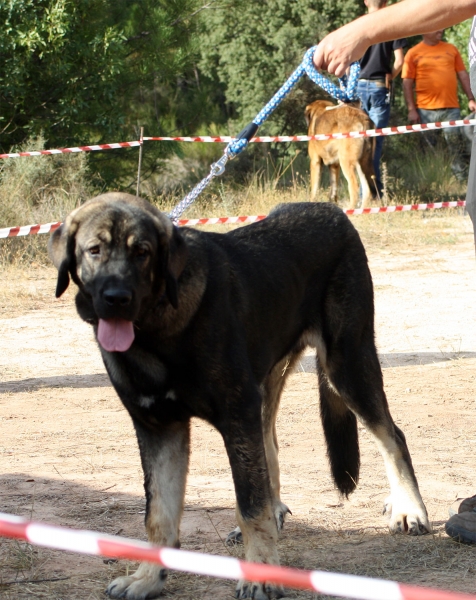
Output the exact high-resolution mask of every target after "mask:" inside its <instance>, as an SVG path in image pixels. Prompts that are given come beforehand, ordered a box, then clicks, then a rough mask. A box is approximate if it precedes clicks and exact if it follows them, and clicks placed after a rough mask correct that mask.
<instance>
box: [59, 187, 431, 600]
mask: <svg viewBox="0 0 476 600" xmlns="http://www.w3.org/2000/svg"><path fill="white" fill-rule="evenodd" d="M50 255H51V257H52V259H53V262H54V264H55V265H56V267H57V268H58V284H57V289H56V295H57V296H61V294H62V293H63V292H64V291H65V290H66V288H67V287H68V284H69V281H70V278H71V279H72V280H73V281H74V283H75V284H76V285H77V286H78V294H77V296H76V306H77V309H78V312H79V314H80V316H81V317H82V318H83V319H84V320H85V321H87V322H88V323H91V325H92V326H93V328H94V332H95V335H96V338H97V341H98V343H99V347H100V350H101V353H102V357H103V360H104V364H105V365H106V369H107V371H108V373H109V377H110V378H111V381H112V383H113V385H114V387H115V389H116V391H117V393H118V394H119V396H120V398H121V400H122V402H123V403H124V406H125V407H126V408H127V410H128V411H129V414H130V415H131V417H132V420H133V423H134V427H135V431H136V433H137V439H138V442H139V448H140V454H141V459H142V466H143V470H144V477H145V493H146V498H147V510H146V518H145V523H146V528H147V534H148V538H149V540H150V541H151V542H153V543H155V544H158V545H161V546H172V547H178V546H179V526H180V519H181V515H182V511H183V503H184V494H185V480H186V475H187V465H188V460H189V438H190V430H189V428H190V419H191V417H200V418H201V419H205V420H206V421H208V422H209V423H211V424H212V425H213V426H215V427H216V428H217V429H218V431H219V432H220V433H221V435H222V436H223V440H224V443H225V446H226V450H227V453H228V457H229V460H230V465H231V470H232V474H233V480H234V484H235V489H236V501H237V509H236V518H237V521H238V525H239V528H240V529H241V535H242V538H243V542H244V546H245V554H246V559H247V560H250V561H256V562H267V563H272V564H278V563H279V558H278V552H277V548H276V541H277V537H278V531H279V530H280V529H281V527H282V526H283V522H284V519H285V516H286V513H287V512H289V511H288V508H287V507H286V505H285V504H283V502H281V498H280V484H279V466H278V442H277V438H276V427H275V422H276V414H277V411H278V406H279V399H280V395H281V392H282V390H283V387H284V383H285V381H286V376H287V375H288V374H289V373H290V372H291V371H292V369H293V365H294V364H295V363H296V361H297V359H298V357H299V356H300V354H301V353H302V352H303V350H304V349H305V348H306V346H312V347H313V348H315V349H316V354H317V372H318V377H319V393H320V407H321V416H322V423H323V428H324V433H325V438H326V442H327V450H328V456H329V461H330V466H331V470H332V474H333V477H334V480H335V483H336V485H337V487H338V489H339V490H340V492H341V493H342V494H344V495H348V494H350V493H351V492H352V491H353V490H354V488H355V486H356V482H357V480H358V476H359V446H358V433H357V420H359V421H360V422H361V423H363V424H364V425H365V426H366V427H367V429H368V430H369V432H370V433H371V434H372V435H373V437H374V439H375V441H376V443H377V445H378V447H379V449H380V451H381V453H382V455H383V459H384V461H385V466H386V469H387V474H388V479H389V481H390V488H391V495H390V498H389V500H388V504H387V510H388V512H389V514H390V529H391V531H392V532H397V531H401V532H404V531H406V532H408V533H410V534H413V535H417V534H421V533H425V532H426V531H429V529H430V525H429V522H428V518H427V514H426V510H425V506H424V505H423V502H422V499H421V496H420V493H419V491H418V485H417V481H416V479H415V475H414V472H413V468H412V463H411V459H410V455H409V452H408V449H407V445H406V443H405V437H404V435H403V433H402V432H401V431H400V430H399V429H398V427H396V425H395V424H394V422H393V420H392V418H391V416H390V412H389V409H388V405H387V400H386V398H385V393H384V390H383V382H382V373H381V369H380V364H379V361H378V358H377V353H376V349H375V343H374V322H373V321H374V306H373V290H372V281H371V277H370V272H369V269H368V266H367V259H366V255H365V251H364V248H363V246H362V243H361V241H360V238H359V236H358V234H357V232H356V230H355V229H354V227H353V226H352V224H351V223H350V221H349V219H348V218H347V217H346V216H345V215H344V214H343V212H342V211H341V210H339V209H338V208H337V207H336V206H334V205H332V204H325V203H322V204H290V205H282V206H280V207H278V208H277V209H275V210H274V211H272V213H271V214H270V215H269V217H268V218H267V219H266V220H264V221H262V222H259V223H256V224H253V225H249V226H247V227H242V228H241V229H236V230H235V231H232V232H229V233H225V234H218V233H205V232H200V231H196V230H193V229H188V228H185V227H184V228H181V229H178V228H177V227H175V226H174V225H173V224H172V222H171V221H170V220H169V218H168V217H167V216H166V215H164V214H162V213H161V212H159V211H158V210H157V209H156V208H154V207H153V206H151V205H150V204H148V203H147V202H145V201H144V200H141V199H140V198H136V197H133V196H129V195H126V194H119V193H111V194H105V195H102V196H99V197H97V198H93V199H92V200H89V201H88V202H86V204H84V205H83V206H81V207H80V208H78V209H77V210H75V211H74V212H72V213H71V214H70V215H69V216H68V217H67V219H66V221H65V223H64V225H63V226H62V227H61V228H60V229H58V230H57V231H55V232H54V233H53V235H52V237H51V240H50ZM234 535H235V536H236V535H238V534H237V531H236V530H235V532H234ZM164 582H165V572H164V570H163V569H161V568H160V567H159V566H155V565H151V564H146V563H144V564H142V565H141V566H140V567H139V569H138V570H137V572H136V573H134V574H133V575H131V576H128V577H119V578H118V579H116V580H115V581H113V582H112V583H111V584H110V585H109V587H108V590H107V591H108V593H109V595H110V596H111V597H113V598H128V599H135V600H137V599H145V598H154V597H156V596H157V595H159V593H160V591H161V590H162V587H163V585H164ZM281 594H282V589H281V588H279V587H276V586H273V585H268V584H267V585H262V584H258V583H247V582H244V581H242V582H240V583H239V584H238V588H237V597H238V598H255V599H260V600H262V599H267V598H278V597H281Z"/></svg>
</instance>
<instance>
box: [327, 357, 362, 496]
mask: <svg viewBox="0 0 476 600" xmlns="http://www.w3.org/2000/svg"><path fill="white" fill-rule="evenodd" d="M317 370H318V374H319V396H320V403H321V421H322V426H323V429H324V436H325V439H326V444H327V456H328V458H329V463H330V467H331V473H332V477H333V479H334V482H335V484H336V486H337V488H338V490H339V491H340V493H341V494H343V495H344V496H348V495H349V494H351V493H352V492H353V491H354V489H355V488H356V486H357V482H358V480H359V471H360V451H359V434H358V430H357V419H356V417H355V415H354V413H353V412H352V411H350V410H349V409H348V408H347V406H345V404H344V402H343V400H342V398H341V397H340V396H338V395H337V394H336V393H335V392H334V391H333V389H332V387H330V385H329V381H328V379H327V376H326V375H325V373H324V371H323V370H322V368H321V367H320V365H319V363H318V365H317Z"/></svg>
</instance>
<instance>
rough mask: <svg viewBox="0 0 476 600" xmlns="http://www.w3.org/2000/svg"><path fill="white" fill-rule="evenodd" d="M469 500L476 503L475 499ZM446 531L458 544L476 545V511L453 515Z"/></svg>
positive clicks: (470, 510) (465, 511) (471, 510)
mask: <svg viewBox="0 0 476 600" xmlns="http://www.w3.org/2000/svg"><path fill="white" fill-rule="evenodd" d="M467 500H473V501H475V503H476V500H475V499H474V497H473V498H468V499H467ZM464 502H466V500H465V501H464ZM461 504H463V502H462V503H461ZM460 508H461V507H460ZM445 531H446V533H447V534H448V535H449V536H450V537H452V538H453V539H454V540H456V541H457V542H463V543H465V544H476V509H467V510H464V511H463V512H459V513H458V514H456V515H453V516H452V517H451V518H450V519H448V521H447V522H446V525H445Z"/></svg>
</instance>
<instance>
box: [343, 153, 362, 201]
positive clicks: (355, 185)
mask: <svg viewBox="0 0 476 600" xmlns="http://www.w3.org/2000/svg"><path fill="white" fill-rule="evenodd" d="M340 166H341V169H342V173H344V177H345V178H346V179H347V186H348V188H349V200H350V202H349V208H356V207H357V202H358V200H359V181H358V179H357V175H356V172H355V165H354V164H353V163H352V162H351V161H347V160H344V159H341V163H340Z"/></svg>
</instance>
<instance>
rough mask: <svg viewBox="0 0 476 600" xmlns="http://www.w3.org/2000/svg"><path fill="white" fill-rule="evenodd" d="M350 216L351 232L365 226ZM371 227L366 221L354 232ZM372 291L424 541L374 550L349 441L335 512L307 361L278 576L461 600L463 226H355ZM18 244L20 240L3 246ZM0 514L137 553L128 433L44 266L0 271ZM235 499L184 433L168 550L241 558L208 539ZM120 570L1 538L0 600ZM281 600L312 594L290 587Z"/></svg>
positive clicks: (471, 289)
mask: <svg viewBox="0 0 476 600" xmlns="http://www.w3.org/2000/svg"><path fill="white" fill-rule="evenodd" d="M364 219H367V221H364ZM370 219H374V220H373V221H370ZM354 222H355V223H356V225H357V226H358V227H359V229H361V232H362V235H363V238H364V241H365V244H366V247H367V251H368V255H369V260H370V266H371V270H372V274H373V279H374V284H375V291H376V329H377V344H378V349H379V353H380V358H381V363H382V368H383V373H384V380H385V387H386V392H387V396H388V399H389V403H390V407H391V411H392V414H393V417H394V419H395V421H396V422H397V424H398V425H399V426H400V427H401V428H402V429H403V431H404V432H405V434H406V436H407V440H408V444H409V447H410V451H411V453H412V457H413V462H414V466H415V470H416V473H417V477H418V479H419V484H420V489H421V492H422V495H423V498H424V500H425V502H426V505H427V508H428V511H429V515H430V518H431V521H432V523H433V526H434V534H433V535H427V536H424V537H420V538H409V537H406V536H391V535H389V534H388V531H387V527H386V520H385V517H384V516H382V514H381V508H382V504H383V500H384V498H385V496H386V494H387V492H388V486H387V481H386V477H385V473H384V469H383V462H382V460H381V458H380V455H379V454H378V451H377V449H376V447H375V445H374V443H373V442H372V440H370V439H369V436H368V435H367V434H366V432H365V431H364V430H361V447H362V472H361V479H360V484H359V487H358V489H357V491H356V492H355V493H354V494H353V495H352V496H351V498H350V499H349V500H342V499H341V498H339V497H338V496H337V494H336V492H335V489H334V486H333V484H332V481H331V479H330V476H329V470H328V465H327V459H326V455H325V451H324V445H323V439H322V431H321V426H320V422H319V414H318V397H317V386H316V378H315V374H314V361H313V358H312V356H311V355H309V356H307V355H306V356H305V357H304V358H303V360H302V361H301V364H300V366H299V370H298V371H297V372H296V373H295V374H293V375H292V376H291V377H290V381H289V385H288V386H287V389H286V391H285V393H284V398H283V402H282V409H281V412H280V417H279V422H278V432H279V439H280V457H281V468H282V498H283V500H284V501H285V502H286V504H288V505H289V506H290V508H291V510H292V511H293V515H292V517H290V518H289V520H288V522H287V523H286V526H285V529H284V532H283V535H282V537H281V539H280V542H279V545H280V554H281V558H282V562H283V564H286V565H291V566H294V567H301V568H306V569H325V570H333V571H341V572H346V573H356V574H361V575H368V576H373V577H383V578H387V579H393V580H399V581H402V582H409V583H414V584H420V585H427V586H434V587H439V588H446V589H450V590H461V591H467V592H475V593H476V580H475V571H476V548H474V547H468V546H463V545H460V544H456V543H454V542H453V541H452V540H450V539H449V538H448V537H446V535H445V533H444V522H445V520H446V519H447V517H448V508H449V507H450V505H451V504H452V503H454V501H455V500H456V499H457V498H462V497H465V496H468V495H472V494H474V493H476V474H475V449H476V419H475V416H474V415H475V391H476V333H475V326H476V313H475V311H474V310H473V306H474V304H475V300H476V278H475V275H476V269H475V266H476V265H475V259H474V250H473V245H472V236H471V233H470V224H469V219H468V217H464V216H463V215H462V214H456V213H453V214H452V215H450V216H447V217H446V216H445V217H440V216H436V215H435V216H431V215H407V216H405V215H391V216H390V215H389V216H388V218H387V216H385V219H383V218H382V219H380V217H376V218H375V217H360V220H359V219H356V220H355V221H354ZM19 243H20V242H19ZM0 277H1V279H0V290H1V291H0V308H1V315H0V318H1V321H0V324H1V337H0V345H1V353H0V369H1V373H2V377H1V383H0V426H1V431H2V435H1V438H0V478H1V485H0V498H1V506H0V510H1V511H3V512H9V513H13V514H17V515H22V516H24V517H29V518H32V519H35V520H44V521H48V522H51V523H56V524H60V525H65V526H71V527H76V528H88V529H93V530H98V531H101V532H106V533H108V534H121V535H124V536H128V537H131V538H140V539H144V528H143V518H144V498H143V489H142V474H141V468H140V464H139V455H138V450H137V447H136V441H135V438H134V433H133V430H132V426H131V423H130V420H129V417H128V415H127V414H126V412H125V411H124V409H123V408H122V406H121V404H120V402H119V400H118V399H117V397H116V395H115V393H114V391H113V389H112V388H111V387H110V385H109V382H108V379H107V377H106V375H105V372H104V368H103V366H102V363H101V360H100V356H99V352H98V350H97V348H96V346H95V342H94V340H93V336H92V332H91V329H90V327H89V326H87V325H86V324H84V323H82V322H81V321H80V320H79V318H78V317H77V316H76V314H75V310H74V307H73V302H72V300H73V294H72V291H71V290H70V291H68V293H67V294H66V295H65V297H64V298H62V299H60V300H54V298H53V295H54V285H55V273H54V272H53V270H52V269H51V268H42V267H37V268H30V269H28V270H24V271H19V270H18V269H17V270H13V269H8V270H6V271H4V272H3V273H1V274H0ZM233 527H234V494H233V486H232V480H231V476H230V472H229V468H228V464H227V460H226V456H225V452H224V447H223V443H222V441H221V439H220V437H219V436H218V435H217V433H216V432H215V431H214V430H213V429H212V428H211V427H210V426H209V425H207V424H205V423H203V422H199V421H195V422H194V423H193V450H192V460H191V466H190V475H189V479H188V487H187V497H186V509H185V514H184V518H183V526H182V547H183V548H186V549H189V550H196V551H201V552H211V553H215V554H224V555H226V554H229V553H232V554H235V555H237V556H241V554H242V549H241V548H240V547H238V548H236V549H229V548H227V547H226V546H225V545H224V542H223V540H224V537H225V536H226V534H227V533H228V532H229V531H230V530H231V529H232V528H233ZM134 566H135V565H134V564H132V563H128V562H127V561H119V562H108V561H104V560H103V559H102V558H99V557H85V556H81V555H75V554H67V553H62V552H58V551H53V550H47V549H43V548H33V547H32V546H30V545H28V544H26V543H22V542H17V541H14V540H5V539H4V540H0V597H1V598H9V599H13V598H15V599H16V598H21V599H23V598H51V599H63V600H66V599H68V600H70V599H76V598H78V599H79V598H81V599H83V600H85V599H96V598H103V597H104V595H103V594H104V589H105V587H106V585H107V583H108V581H110V580H111V579H112V578H113V577H115V576H117V575H118V574H120V573H124V572H125V571H127V570H132V569H133V568H134ZM233 590H234V583H232V582H230V581H216V580H212V579H207V578H204V577H198V576H197V577H196V576H193V575H186V574H176V573H171V574H170V576H169V581H168V585H167V588H166V592H165V594H164V596H165V597H166V598H176V599H178V600H180V599H188V598H205V599H208V598H213V599H214V600H221V599H227V598H232V597H234V596H233ZM288 597H289V598H302V599H304V598H307V599H310V598H316V597H317V596H316V595H315V594H314V595H313V594H312V593H310V592H296V591H292V590H290V591H289V593H288Z"/></svg>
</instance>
